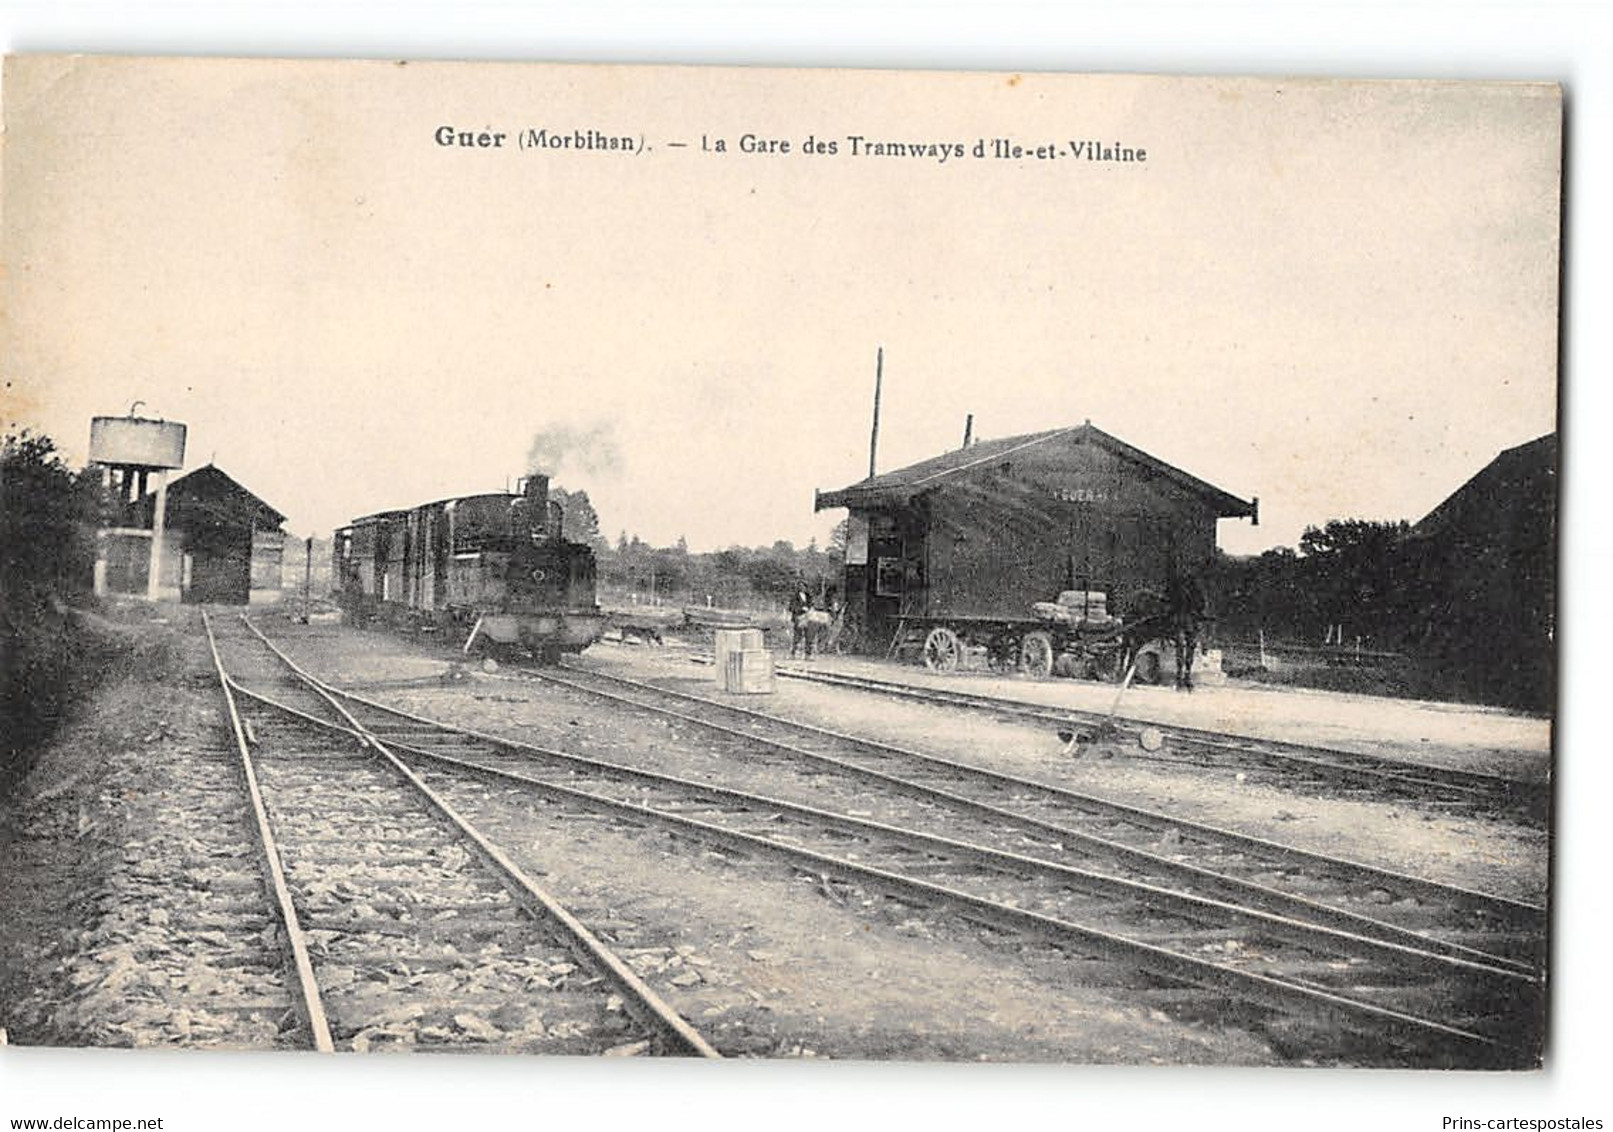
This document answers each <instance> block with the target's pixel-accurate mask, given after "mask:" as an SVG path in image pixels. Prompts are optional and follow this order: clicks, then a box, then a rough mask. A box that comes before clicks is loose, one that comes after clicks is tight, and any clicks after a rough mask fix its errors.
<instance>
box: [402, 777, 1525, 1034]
mask: <svg viewBox="0 0 1613 1132" xmlns="http://www.w3.org/2000/svg"><path fill="white" fill-rule="evenodd" d="M410 754H411V755H414V756H416V757H422V758H425V759H427V760H428V761H431V762H435V763H439V764H442V765H445V766H451V767H454V768H455V769H458V770H462V771H470V772H473V773H476V774H480V775H486V776H490V777H493V778H495V779H497V780H499V781H505V782H516V783H520V784H522V785H524V786H527V787H528V788H530V789H533V790H535V791H537V792H539V793H542V794H546V795H548V796H549V797H551V798H557V799H562V800H567V801H571V802H574V803H579V804H581V805H583V806H586V807H589V808H592V809H601V808H604V809H610V810H614V811H616V812H618V813H621V814H625V815H631V816H633V817H636V818H638V819H641V820H648V821H651V822H659V823H661V824H666V825H671V826H673V827H674V828H675V829H676V830H679V831H683V832H686V833H689V834H691V835H693V836H695V837H697V838H699V839H701V840H704V841H707V842H710V843H713V844H717V845H722V846H725V847H728V848H730V849H735V850H740V851H750V852H761V853H763V854H769V855H772V856H774V857H780V858H783V859H784V860H785V861H786V862H788V863H790V864H791V865H792V866H793V867H796V868H801V869H804V871H806V872H808V873H809V874H810V875H813V876H819V877H821V876H824V875H837V876H842V877H844V876H850V877H853V878H857V879H860V880H864V881H868V882H872V883H874V884H876V885H880V886H883V887H885V888H887V889H894V890H895V891H896V892H898V893H900V894H902V895H904V896H907V897H909V898H912V899H913V900H914V902H915V903H918V904H921V905H923V904H928V903H934V902H940V903H944V904H950V905H953V906H955V907H958V908H961V909H964V910H967V911H968V912H971V913H973V914H974V918H977V919H984V920H985V922H987V923H988V924H993V925H995V926H999V927H1010V928H1019V929H1022V930H1023V929H1029V930H1031V931H1032V932H1033V933H1035V934H1038V935H1040V936H1041V937H1043V938H1047V939H1051V940H1054V941H1057V942H1065V943H1070V942H1080V943H1083V944H1087V945H1091V946H1095V947H1097V948H1098V949H1099V950H1100V951H1101V952H1103V953H1106V954H1110V955H1119V956H1122V957H1124V958H1126V959H1128V960H1130V961H1132V962H1134V963H1136V965H1137V966H1138V967H1139V968H1141V969H1143V970H1146V971H1149V972H1151V973H1154V974H1156V975H1164V976H1166V977H1169V978H1173V979H1179V980H1182V981H1185V982H1189V983H1193V984H1195V985H1198V986H1209V987H1214V988H1216V989H1220V990H1225V991H1227V992H1229V993H1232V994H1235V995H1238V996H1240V997H1243V998H1245V999H1247V1000H1249V1001H1252V1002H1256V1003H1258V1004H1260V1005H1262V1006H1265V1007H1268V1008H1272V1009H1277V1010H1280V1011H1283V1012H1293V1011H1295V1009H1296V1006H1297V1005H1299V1004H1303V1005H1304V1006H1306V1007H1309V1008H1310V1009H1312V1010H1320V1011H1321V1012H1322V1013H1323V1014H1324V1015H1325V1016H1326V1017H1328V1018H1329V1019H1331V1020H1334V1021H1337V1022H1339V1023H1340V1024H1343V1025H1345V1027H1346V1028H1349V1029H1351V1030H1352V1031H1354V1032H1359V1033H1368V1034H1373V1035H1377V1036H1384V1035H1385V1034H1386V1035H1387V1036H1388V1037H1389V1038H1390V1039H1391V1040H1392V1041H1393V1042H1394V1043H1395V1044H1397V1045H1399V1046H1401V1047H1402V1048H1407V1049H1416V1050H1423V1049H1425V1044H1424V1043H1426V1042H1427V1041H1428V1040H1430V1039H1431V1038H1435V1037H1437V1038H1439V1039H1442V1040H1450V1041H1454V1042H1456V1043H1458V1044H1459V1045H1461V1046H1463V1047H1464V1048H1472V1049H1474V1050H1484V1051H1493V1050H1496V1048H1497V1046H1498V1042H1497V1041H1496V1039H1495V1038H1492V1037H1490V1036H1488V1035H1485V1034H1480V1033H1475V1032H1473V1031H1471V1030H1465V1029H1462V1028H1461V1027H1460V1026H1456V1025H1451V1024H1449V1023H1445V1022H1441V1021H1438V1020H1436V1019H1428V1018H1422V1017H1419V1016H1418V1015H1414V1014H1409V1013H1406V1012H1403V1011H1399V1010H1394V1009H1392V1008H1389V1007H1383V1006H1378V1005H1376V1004H1373V1003H1367V1002H1362V1001H1360V1000H1358V999H1353V998H1350V997H1349V996H1347V995H1343V994H1339V993H1337V992H1335V991H1331V990H1327V989H1325V988H1321V987H1317V986H1310V985H1306V984H1304V983H1299V982H1291V981H1288V980H1286V979H1283V978H1279V977H1277V976H1273V975H1265V974H1259V973H1256V972H1250V971H1244V970H1240V969H1237V968H1233V967H1227V966H1223V965H1221V964H1217V963H1211V962H1209V961H1206V960H1201V959H1196V958H1194V957H1192V956H1190V955H1186V954H1183V953H1182V952H1179V951H1173V950H1171V949H1170V948H1168V947H1163V946H1160V945H1157V944H1153V943H1148V942H1146V941H1142V940H1135V939H1131V938H1129V937H1126V936H1122V935H1118V934H1116V933H1114V932H1109V931H1105V930H1103V929H1100V928H1094V927H1091V926H1089V925H1086V924H1079V923H1076V922H1074V921H1070V920H1065V919H1061V918H1059V917H1056V916H1051V915H1047V914H1045V913H1040V912H1031V911H1027V910H1025V909H1021V908H1016V907H1013V906H1011V905H1007V904H1002V903H1000V902H997V901H994V900H990V899H988V898H985V897H981V896H977V895H975V894H974V893H970V892H966V891H963V890H961V889H957V888H952V887H950V886H946V885H938V884H933V883H931V882H928V881H922V880H917V879H915V878H912V877H909V876H904V875H902V874H900V873H894V872H890V871H889V870H886V869H881V868H877V867H874V866H871V865H864V864H860V863H858V862H855V861H850V860H847V859H846V858H843V857H837V856H833V855H831V854H827V853H820V852H818V851H816V850H812V849H807V848H804V847H802V846H796V845H788V844H784V843H781V842H779V841H775V840H772V839H770V838H766V837H762V836H758V835H756V834H751V833H746V832H743V831H740V830H733V829H728V828H726V827H723V826H719V825H715V824H712V823H710V822H707V821H702V820H700V819H698V818H692V817H688V816H686V815H682V814H675V813H670V812H668V811H665V810H660V809H657V808H655V807H653V806H649V805H643V804H639V803H635V802H628V801H624V800H621V799H616V798H610V797H607V796H605V795H600V794H594V793H592V792H590V791H585V790H579V789H576V788H573V787H568V786H563V785H560V784H558V783H553V782H548V781H545V780H543V779H539V778H534V777H531V776H530V775H524V774H520V773H517V772H514V771H510V770H504V769H501V768H497V767H491V766H488V765H486V764H482V763H476V762H472V761H469V760H465V759H460V758H456V757H454V756H451V755H443V754H438V753H436V752H433V751H429V750H426V749H423V748H413V749H411V750H410ZM694 785H698V784H694ZM713 792H715V791H713ZM900 832H903V833H904V834H905V833H906V831H900ZM915 840H916V839H915ZM929 840H933V841H937V842H940V841H941V840H942V839H929ZM966 848H973V847H966ZM1000 857H1001V858H1002V859H1003V860H1004V862H1005V863H1013V862H1014V860H1015V859H1014V858H1013V857H1012V856H1011V855H1009V854H1001V855H1000ZM1019 861H1020V863H1021V864H1023V865H1026V866H1029V865H1042V866H1045V863H1044V862H1036V861H1033V860H1031V859H1028V858H1022V859H1019ZM1096 879H1103V880H1107V879H1110V878H1096ZM1117 883H1121V884H1124V883H1126V882H1117ZM1132 887H1142V886H1132ZM1168 895H1171V896H1173V897H1174V896H1177V895H1178V894H1174V893H1172V894H1168ZM1210 903H1211V902H1204V904H1206V905H1209V904H1210ZM1223 907H1226V910H1227V911H1228V912H1229V913H1236V914H1238V915H1239V916H1240V917H1249V918H1254V916H1255V915H1257V914H1253V913H1250V912H1249V911H1248V910H1247V909H1235V908H1230V907H1227V906H1223ZM1272 919H1275V917H1273V918H1272ZM1267 926H1270V922H1269V921H1267ZM1336 934H1338V935H1342V934H1343V933H1336ZM1365 942H1367V943H1373V944H1375V943H1376V941H1365ZM1378 946H1379V947H1381V948H1387V947H1389V946H1392V945H1378ZM1420 958H1437V957H1428V956H1424V957H1420ZM1484 973H1485V974H1492V973H1493V974H1495V975H1498V976H1501V977H1503V978H1506V979H1510V980H1515V983H1514V989H1518V990H1522V989H1525V988H1526V987H1528V986H1529V983H1528V980H1527V979H1523V980H1521V981H1516V980H1518V976H1517V975H1516V974H1515V973H1514V972H1510V971H1504V972H1503V971H1496V972H1484ZM1296 1000H1297V1001H1296ZM1368 1023H1371V1024H1372V1025H1371V1026H1368V1025H1367V1024H1368ZM1384 1027H1386V1028H1387V1030H1385V1029H1383V1028H1384ZM1408 1033H1410V1034H1415V1035H1416V1038H1415V1039H1412V1038H1408V1036H1407V1034H1408Z"/></svg>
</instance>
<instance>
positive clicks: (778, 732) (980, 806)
mask: <svg viewBox="0 0 1613 1132" xmlns="http://www.w3.org/2000/svg"><path fill="white" fill-rule="evenodd" d="M536 675H537V676H538V678H539V679H541V680H544V681H546V682H549V683H553V684H559V685H562V686H565V687H568V688H570V689H572V690H574V691H577V692H581V693H584V694H587V695H591V696H594V697H597V698H602V699H605V700H607V701H609V702H612V703H615V704H618V705H620V706H624V707H628V708H630V709H634V710H640V711H648V712H656V713H659V714H661V715H662V716H666V717H670V718H675V719H679V720H682V721H684V722H687V723H692V724H694V725H697V726H700V727H703V728H706V729H708V730H709V731H711V732H714V733H716V734H718V735H722V736H725V737H726V738H728V739H729V740H732V741H734V742H737V743H740V744H744V745H748V746H749V747H751V748H752V749H755V748H761V749H763V750H764V751H765V752H768V753H769V754H770V756H771V757H772V758H773V760H774V761H775V763H776V764H778V765H782V766H791V767H795V768H798V770H799V772H800V774H801V775H803V776H804V780H805V790H806V791H807V792H809V793H812V794H816V793H818V792H820V791H822V790H823V788H824V775H825V774H834V775H837V776H839V777H840V778H841V779H842V780H845V781H846V782H848V783H850V784H853V785H850V786H849V792H850V793H851V794H852V795H853V796H855V794H856V792H857V791H858V790H862V789H865V788H866V787H869V786H872V787H874V788H875V789H878V790H883V791H886V792H894V793H897V794H900V795H902V796H904V797H907V798H912V799H915V800H916V801H917V802H918V803H919V804H920V805H921V807H922V808H921V809H919V810H917V811H915V812H914V813H911V814H906V815H903V820H907V821H923V822H926V823H930V824H934V825H939V826H942V827H948V828H956V827H957V826H958V825H959V823H973V824H975V825H980V824H982V823H984V824H985V825H986V826H987V827H988V828H990V829H992V830H993V832H994V834H995V836H996V837H997V838H998V839H999V840H1006V841H1011V842H1012V843H1014V844H1016V845H1019V846H1023V847H1025V848H1024V850H1023V851H1025V852H1032V853H1034V854H1036V855H1039V856H1045V857H1048V858H1050V859H1055V860H1059V861H1063V862H1066V863H1070V864H1075V865H1078V866H1079V867H1085V868H1099V869H1104V870H1106V871H1112V872H1115V873H1117V874H1119V875H1126V876H1131V877H1138V878H1140V879H1143V880H1145V881H1146V882H1147V883H1150V884H1155V885H1160V886H1165V887H1172V888H1181V889H1183V890H1185V891H1189V892H1193V893H1196V894H1199V895H1204V896H1208V897H1211V898H1215V899H1223V900H1229V901H1233V902H1236V903H1239V904H1244V905H1247V906H1249V907H1255V908H1261V909H1264V910H1266V911H1269V912H1272V913H1274V914H1277V915H1282V916H1287V917H1291V918H1296V919H1301V920H1306V921H1309V922H1314V923H1318V924H1323V925H1326V926H1329V927H1333V928H1337V929H1339V930H1341V931H1346V932H1351V933H1354V934H1359V935H1363V936H1368V937H1371V938H1374V939H1380V940H1383V941H1385V942H1389V943H1397V944H1402V945H1406V946H1409V947H1413V948H1417V949H1420V950H1430V951H1435V952H1439V953H1441V954H1446V955H1450V956H1453V957H1456V958H1463V959H1468V960H1472V961H1474V962H1477V963H1481V964H1490V965H1498V966H1503V967H1510V968H1512V969H1514V970H1518V971H1523V972H1526V973H1531V974H1534V973H1538V972H1539V971H1540V969H1541V967H1542V966H1543V963H1544V959H1545V956H1544V950H1543V949H1544V940H1545V938H1546V917H1545V911H1544V909H1541V908H1539V907H1536V906H1534V905H1530V904H1527V903H1523V902H1520V901H1514V900H1508V899H1505V898H1502V897H1498V896H1494V895H1491V894H1488V893H1481V892H1475V891H1471V890H1467V889H1462V888H1457V887H1454V886H1450V885H1442V884H1437V883H1434V882H1431V881H1427V880H1424V879H1421V878H1418V877H1412V876H1406V875H1404V874H1399V873H1395V872H1392V871H1389V870H1386V869H1379V868H1373V867H1371V866H1367V865H1363V864H1360V863H1358V862H1354V861H1347V860H1343V859H1340V858H1335V857H1329V856H1325V855H1322V854H1317V853H1309V852H1306V851H1303V850H1300V849H1296V848H1294V847H1292V846H1288V845H1282V844H1279V843H1276V842H1271V841H1267V840H1264V839H1261V838H1255V837H1250V836H1248V835H1244V834H1239V833H1236V832H1234V831H1231V830H1225V829H1218V828H1215V827H1213V826H1208V825H1205V824H1203V823H1197V822H1191V821H1186V820H1183V819H1180V818H1176V817H1172V816H1170V815H1167V814H1162V813H1158V812H1154V811H1149V810H1145V809H1141V808H1139V807H1134V806H1127V805H1123V804H1119V803H1115V802H1111V801H1107V800H1105V799H1101V798H1097V797H1094V796H1092V795H1087V794H1082V793H1079V792H1076V791H1072V790H1067V789H1064V788H1062V787H1058V786H1054V785H1051V784H1048V783H1043V782H1039V781H1036V780H1034V779H1027V778H1023V777H1019V776H1014V775H1008V774H1004V773H1000V772H997V771H992V770H988V769H985V768H983V767H980V766H975V765H971V764H968V763H962V762H959V761H957V760H953V759H945V758H940V757H937V756H934V755H929V754H925V753H923V752H919V751H915V750H911V749H906V748H902V747H897V746H894V745H892V744H888V743H882V742H876V741H874V740H870V739H867V738H863V737H859V736H853V735H847V734H844V733H841V732H836V731H832V730H830V729H827V728H822V727H816V726H813V725H810V724H804V723H800V722H798V721H794V720H786V719H782V718H780V717H778V716H773V715H769V714H767V713H764V712H760V711H755V710H752V709H749V708H745V707H741V706H739V705H736V704H733V703H724V702H721V701H717V700H712V699H709V698H707V697H703V696H698V695H694V694H691V693H688V692H682V691H677V690H674V689H668V688H663V687H660V686H657V685H654V684H649V683H646V682H644V681H639V680H631V679H628V678H625V677H621V676H616V675H612V674H608V673H604V672H599V671H596V670H590V669H584V668H581V667H579V666H576V665H572V666H568V667H566V668H565V669H563V670H560V671H556V670H553V669H545V670H543V671H542V672H541V673H537V674H536Z"/></svg>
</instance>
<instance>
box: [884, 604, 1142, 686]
mask: <svg viewBox="0 0 1613 1132" xmlns="http://www.w3.org/2000/svg"><path fill="white" fill-rule="evenodd" d="M1031 613H1032V615H1031V616H1029V617H967V616H951V617H930V616H926V617H915V616H903V617H902V618H900V623H899V626H898V629H897V632H896V635H895V637H894V639H893V641H892V645H891V655H892V656H893V657H909V656H915V654H916V656H915V659H918V660H921V661H922V662H923V664H924V666H925V667H926V668H928V669H930V671H932V672H955V671H957V670H958V669H959V668H960V667H962V666H963V665H964V663H965V661H966V659H967V658H968V657H969V656H970V654H971V653H973V654H975V655H982V656H983V657H984V659H985V662H986V664H987V665H988V666H989V667H991V668H992V669H994V670H996V671H1000V672H1014V671H1017V672H1022V673H1024V674H1025V675H1027V676H1031V677H1034V678H1036V679H1046V678H1047V677H1049V676H1053V675H1059V676H1074V677H1078V678H1085V679H1095V680H1115V679H1118V678H1119V677H1120V675H1121V674H1122V672H1124V670H1125V665H1126V661H1127V654H1128V651H1129V650H1130V649H1131V648H1132V647H1133V641H1132V639H1130V638H1128V635H1127V632H1126V626H1125V625H1124V623H1123V622H1122V621H1121V620H1120V619H1119V618H1118V617H1111V616H1110V615H1109V613H1108V610H1107V608H1106V605H1105V599H1104V595H1103V594H1102V593H1098V592H1092V591H1084V590H1066V591H1065V592H1064V593H1062V594H1060V595H1059V600H1058V601H1056V602H1037V603H1035V604H1034V605H1033V606H1032V607H1031ZM1152 655H1153V662H1152V663H1151V664H1149V665H1148V671H1147V672H1146V673H1145V672H1142V670H1141V668H1140V674H1142V675H1148V674H1150V673H1151V674H1152V676H1153V679H1155V680H1157V679H1158V673H1159V671H1160V666H1159V663H1158V655H1157V651H1156V652H1155V653H1153V654H1152Z"/></svg>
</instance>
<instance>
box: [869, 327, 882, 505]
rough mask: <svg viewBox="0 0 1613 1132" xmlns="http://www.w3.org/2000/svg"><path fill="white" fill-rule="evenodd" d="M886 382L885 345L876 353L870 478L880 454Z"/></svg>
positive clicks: (870, 438)
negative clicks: (881, 405) (881, 403)
mask: <svg viewBox="0 0 1613 1132" xmlns="http://www.w3.org/2000/svg"><path fill="white" fill-rule="evenodd" d="M884 382H885V347H883V346H881V347H879V350H878V352H877V353H875V355H874V429H873V432H872V433H871V434H870V435H869V437H868V478H869V479H873V478H874V464H875V460H876V458H877V457H878V454H879V394H880V387H881V386H882V385H883V384H884Z"/></svg>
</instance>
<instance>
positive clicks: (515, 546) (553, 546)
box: [333, 475, 604, 663]
mask: <svg viewBox="0 0 1613 1132" xmlns="http://www.w3.org/2000/svg"><path fill="white" fill-rule="evenodd" d="M548 496H549V478H548V477H547V476H543V475H533V476H529V477H528V478H527V479H526V480H525V481H524V484H523V487H522V490H521V491H520V492H518V493H513V494H512V493H509V492H493V493H488V494H483V495H468V496H462V497H460V498H457V499H443V500H438V501H436V502H434V503H425V504H421V505H420V506H418V507H413V508H409V509H407V510H401V511H381V512H378V513H376V514H373V515H366V516H363V517H362V518H358V519H354V520H353V522H352V523H351V524H349V525H348V526H346V527H343V528H342V529H340V530H338V531H337V532H336V536H335V541H334V548H333V553H334V556H335V564H334V565H335V576H336V586H337V595H338V599H339V600H340V602H341V604H342V606H343V608H344V610H345V611H346V612H347V613H348V615H349V616H350V617H352V618H354V619H355V620H357V621H361V622H362V621H375V620H381V621H386V622H390V623H392V624H396V625H399V626H402V627H408V628H411V629H415V630H421V631H429V632H445V633H451V634H453V635H454V636H455V637H463V639H464V643H465V645H466V647H467V648H468V647H470V646H471V645H473V644H474V645H479V646H481V647H483V648H487V649H511V650H515V649H525V650H528V651H530V652H531V653H532V654H533V655H534V656H536V657H538V658H539V659H541V660H543V661H546V662H549V663H553V662H554V661H556V660H558V659H559V658H560V656H561V654H563V653H567V652H580V651H581V650H582V649H584V648H587V647H588V645H590V644H592V643H593V642H594V641H596V640H598V639H599V634H600V632H601V630H602V628H603V624H604V616H603V614H602V613H601V611H600V608H599V604H598V601H597V600H596V596H595V576H594V573H595V571H594V554H593V551H592V550H591V549H590V548H589V547H587V546H585V545H583V544H581V543H576V542H570V541H568V540H567V539H566V538H565V537H564V536H563V534H562V523H563V520H564V514H563V513H562V511H561V509H560V507H559V505H558V504H555V503H553V502H551V501H550V500H549V497H548Z"/></svg>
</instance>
